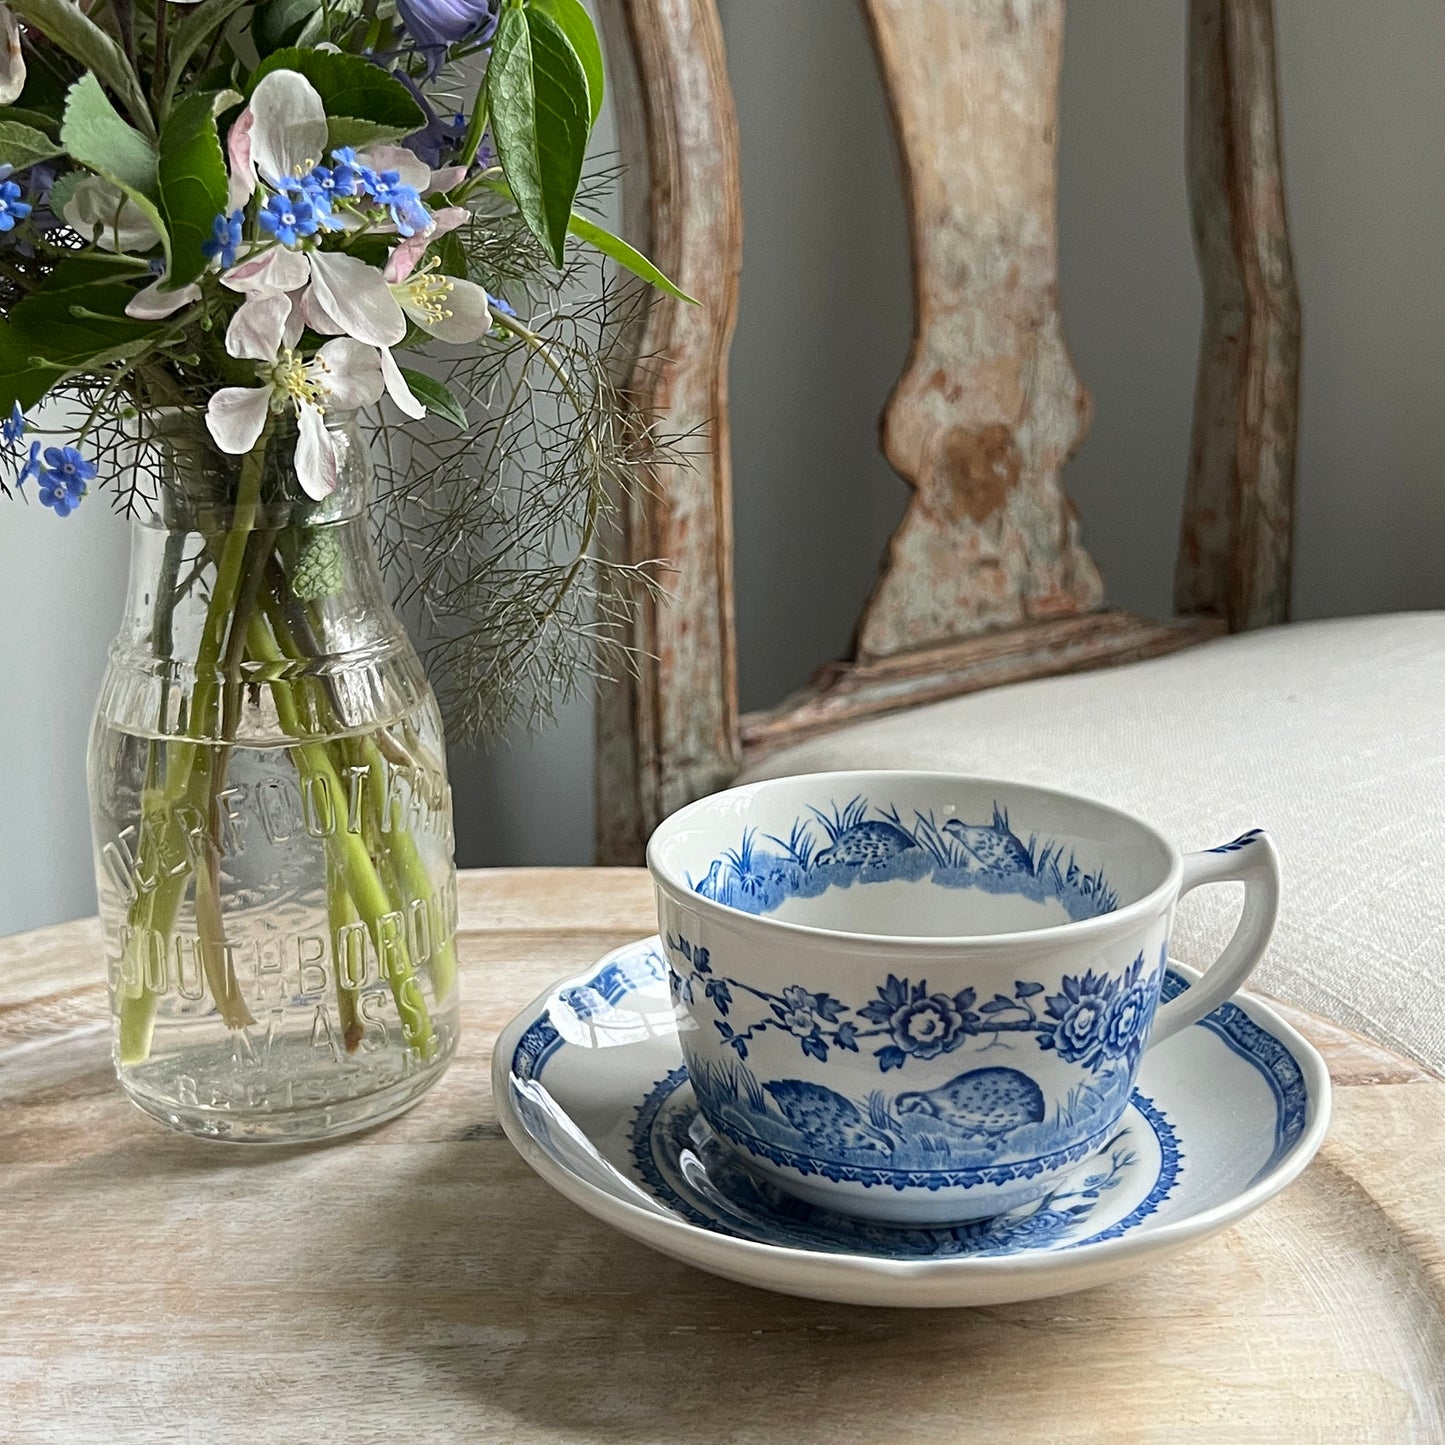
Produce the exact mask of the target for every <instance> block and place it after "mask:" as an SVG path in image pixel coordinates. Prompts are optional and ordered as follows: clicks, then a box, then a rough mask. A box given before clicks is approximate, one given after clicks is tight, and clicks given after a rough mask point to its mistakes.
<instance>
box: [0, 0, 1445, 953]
mask: <svg viewBox="0 0 1445 1445" xmlns="http://www.w3.org/2000/svg"><path fill="white" fill-rule="evenodd" d="M719 8H720V10H721V13H722V19H723V26H724V30H725V33H726V37H727V44H728V50H729V63H730V67H731V71H732V77H733V83H734V87H735V90H736V93H737V100H738V110H739V117H740V124H741V129H742V143H743V168H744V178H743V184H744V213H745V216H746V220H747V241H746V250H745V267H744V279H743V292H742V312H741V317H740V322H739V327H738V335H737V343H736V345H735V347H734V350H733V366H732V392H733V431H734V438H735V456H734V461H735V478H736V506H737V538H738V563H737V567H738V573H737V575H738V626H739V635H740V649H741V657H742V690H743V699H744V703H745V705H747V706H757V705H760V704H763V703H768V702H772V701H775V700H777V699H778V698H780V697H781V696H782V695H783V694H784V693H785V692H786V691H788V690H789V689H790V688H792V687H795V686H797V685H798V684H799V683H800V682H801V681H803V680H804V678H805V677H806V676H807V674H808V673H809V671H811V669H812V668H813V666H814V665H815V664H816V663H817V662H818V661H819V660H821V659H822V658H824V657H826V656H828V655H832V654H836V653H837V652H838V651H839V650H841V649H842V648H843V647H844V646H845V645H846V643H847V640H848V635H849V632H850V629H851V627H852V623H853V619H854V617H855V616H856V613H857V609H858V606H859V604H860V602H861V601H862V599H863V597H864V595H865V594H866V592H867V590H868V587H869V584H870V583H871V581H872V578H873V575H874V569H875V566H876V563H877V558H878V556H879V554H880V552H881V549H882V547H883V544H884V541H885V540H886V537H887V535H888V532H889V530H890V528H891V526H892V525H893V522H894V521H895V520H896V518H897V516H898V515H899V513H900V511H901V509H902V506H903V502H904V492H903V488H902V486H901V484H899V483H898V481H897V479H896V478H894V477H893V475H892V473H891V472H890V471H889V470H888V468H887V467H886V465H885V464H884V463H883V462H882V461H881V460H879V459H878V458H877V456H876V454H875V441H874V438H875V420H876V416H877V413H878V410H879V408H880V406H881V405H882V402H883V400H884V398H885V396H886V394H887V391H888V388H889V386H890V385H891V383H892V381H893V380H894V378H895V377H896V376H897V375H898V372H899V370H900V368H901V366H902V364H903V359H904V354H905V351H906V347H907V342H908V332H909V314H908V308H909V301H908V275H907V258H906V251H905V241H906V237H905V230H904V222H903V214H902V208H901V204H900V199H899V196H898V190H897V185H896V182H895V180H894V177H893V152H892V140H891V137H890V135H889V132H888V126H887V119H886V114H885V111H884V108H883V101H882V96H881V93H880V90H879V85H878V81H877V78H876V74H875V72H874V68H873V60H872V56H871V54H870V52H869V48H868V41H867V36H866V33H865V30H864V27H863V24H862V21H861V20H860V18H859V17H858V15H857V13H856V11H855V10H854V7H853V6H852V5H851V4H849V3H846V0H787V3H764V0H719ZM1276 10H1277V14H1278V21H1279V40H1280V50H1281V58H1282V68H1281V88H1282V99H1283V107H1284V131H1285V166H1286V174H1287V182H1288V199H1289V206H1290V220H1291V224H1292V229H1293V236H1294V245H1295V259H1296V264H1297V267H1298V272H1299V279H1300V287H1301V292H1302V296H1303V303H1304V314H1305V371H1304V416H1303V427H1304V430H1303V438H1302V447H1301V456H1300V473H1299V480H1300V510H1299V524H1298V548H1297V566H1296V604H1297V605H1296V612H1297V615H1299V616H1302V617H1318V616H1328V615H1332V614H1341V613H1350V612H1362V611H1380V610H1387V609H1392V608H1413V607H1439V606H1445V564H1442V563H1441V562H1440V560H1439V558H1440V556H1441V554H1442V551H1445V546H1442V544H1445V486H1442V485H1441V481H1442V472H1445V465H1442V464H1445V431H1442V428H1441V426H1440V424H1439V418H1440V416H1441V414H1442V410H1445V407H1442V403H1445V394H1442V392H1445V386H1442V382H1445V286H1442V285H1441V282H1440V278H1441V276H1442V275H1445V161H1442V155H1441V149H1440V146H1441V137H1442V136H1445V87H1442V85H1441V84H1440V77H1441V75H1442V74H1445V8H1442V7H1441V6H1440V5H1439V4H1438V3H1426V0H1395V3H1389V4H1383V5H1361V4H1359V3H1358V0H1276ZM1183 46H1184V6H1183V4H1182V3H1173V4H1167V3H1166V4H1161V3H1160V0H1076V3H1075V4H1074V5H1073V6H1072V7H1071V10H1070V17H1069V28H1068V34H1067V40H1066V47H1065V48H1066V58H1065V67H1064V93H1063V120H1062V158H1061V177H1060V199H1059V208H1060V235H1061V252H1062V257H1061V268H1062V282H1063V298H1064V300H1063V304H1064V315H1065V321H1066V324H1067V328H1068V333H1069V342H1070V347H1071V350H1072V352H1073V355H1074V359H1075V362H1076V364H1077V366H1078V368H1079V371H1080V372H1081V374H1082V375H1083V377H1084V379H1085V380H1086V381H1087V382H1088V384H1089V385H1090V387H1091V388H1092V389H1093V392H1094V399H1095V403H1096V420H1095V423H1094V429H1093V433H1092V435H1091V436H1090V438H1089V440H1088V441H1087V442H1086V444H1085V446H1084V448H1083V450H1082V452H1081V453H1080V455H1079V456H1078V457H1077V458H1076V459H1075V461H1074V462H1073V463H1072V464H1071V466H1070V468H1069V472H1068V475H1067V478H1066V480H1067V483H1068V486H1069V489H1070V490H1071V492H1072V493H1073V495H1074V497H1075V499H1076V501H1077V502H1078V503H1079V505H1080V507H1081V509H1082V511H1083V515H1084V524H1085V539H1086V542H1087V543H1088V545H1089V546H1090V547H1091V549H1092V550H1093V552H1094V555H1095V556H1096V557H1097V558H1098V560H1099V562H1100V564H1101V566H1102V567H1103V570H1104V573H1105V576H1106V578H1107V579H1108V583H1109V587H1110V592H1111V597H1112V600H1113V601H1115V602H1118V603H1121V604H1124V605H1128V606H1133V607H1138V608H1141V609H1144V610H1149V611H1155V612H1158V611H1164V610H1167V608H1168V605H1169V592H1170V577H1171V569H1172V567H1173V552H1174V540H1175V533H1176V530H1177V526H1178V517H1179V506H1180V499H1181V496H1182V490H1183V477H1184V467H1185V459H1186V448H1187V438H1188V426H1189V411H1190V405H1191V400H1192V388H1193V375H1194V353H1195V346H1196V343H1197V337H1198V329H1199V289H1198V283H1197V280H1196V276H1195V271H1194V262H1193V257H1192V254H1191V251H1190V241H1189V228H1188V214H1187V208H1186V202H1185V194H1184V180H1183V163H1182V157H1183V147H1184V122H1183V106H1184V69H1183V64H1184V62H1183ZM605 143H606V142H604V144H605ZM123 546H124V543H123V528H122V527H120V526H119V525H118V524H114V523H111V522H110V521H109V520H108V519H107V518H105V517H104V516H103V514H102V511H101V509H100V508H99V507H96V506H94V505H93V504H92V505H91V506H90V507H88V508H83V509H82V510H81V512H80V513H79V514H77V516H75V517H72V518H71V519H69V520H68V521H67V522H65V523H56V521H55V519H54V518H53V517H51V516H50V514H48V513H42V512H41V510H40V509H39V508H36V507H31V508H29V509H18V510H11V511H8V512H5V513H4V514H3V519H0V578H3V582H4V600H5V606H6V609H7V616H6V619H5V621H4V624H3V626H0V737H3V738H4V739H5V740H6V747H5V748H4V750H3V752H0V798H3V799H4V801H5V808H4V812H3V813H0V933H3V932H6V931H10V930H14V929H19V928H25V927H30V926H33V925H35V924H38V923H41V922H45V921H48V920H51V919H60V918H65V917H71V916H74V915H76V914H79V913H82V912H85V911H86V910H88V909H89V908H90V907H91V906H92V902H93V897H92V893H91V887H90V882H89V877H88V871H89V861H88V855H87V852H86V848H85V842H84V839H85V815H84V778H83V773H82V759H83V756H84V732H85V722H86V719H87V716H88V712H89V707H90V700H91V698H92V697H93V695H94V691H95V687H96V683H97V680H98V677H99V669H100V665H101V657H102V652H103V645H104V643H103V639H104V637H105V635H106V634H107V632H108V630H109V627H110V625H111V621H112V619H113V618H114V616H115V614H116V610H117V608H118V605H119V572H120V568H121V566H122V565H123V563H122V553H123ZM590 751H591V719H590V710H589V709H588V708H587V707H586V706H581V705H579V706H576V707H572V708H569V709H567V710H566V712H565V713H564V715H563V717H562V719H561V722H560V724H559V726H558V727H557V728H555V729H553V730H551V731H550V732H548V733H546V734H544V735H542V736H540V737H538V738H535V739H532V740H529V741H525V742H522V743H519V744H518V745H516V746H515V747H513V748H512V749H509V750H505V751H502V752H499V753H496V754H494V755H492V756H491V757H487V758H475V757H460V756H459V757H456V758H454V761H453V775H454V782H455V786H456V794H457V810H458V836H459V847H460V852H461V858H462V861H463V862H464V863H469V864H477V863H502V862H510V863H541V862H557V863H565V862H572V863H581V862H586V861H588V860H589V858H590V854H591V840H592V828H591V782H590V779H591V761H590Z"/></svg>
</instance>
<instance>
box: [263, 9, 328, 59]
mask: <svg viewBox="0 0 1445 1445" xmlns="http://www.w3.org/2000/svg"><path fill="white" fill-rule="evenodd" d="M321 16H322V6H321V0H265V3H264V4H262V5H258V6H257V7H256V14H255V16H254V17H253V19H252V21H251V34H252V36H253V37H254V39H255V41H256V49H257V50H259V51H260V52H261V54H262V55H269V54H270V53H271V52H272V51H273V50H280V49H281V48H282V47H283V46H287V45H295V44H297V42H298V41H299V40H300V39H301V37H302V34H303V32H304V31H305V29H306V27H307V26H308V25H310V24H312V23H313V22H314V21H316V20H319V19H320V18H321Z"/></svg>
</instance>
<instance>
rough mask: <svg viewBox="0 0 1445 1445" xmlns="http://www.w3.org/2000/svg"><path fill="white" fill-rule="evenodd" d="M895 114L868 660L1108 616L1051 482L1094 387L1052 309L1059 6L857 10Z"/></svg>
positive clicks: (900, 4)
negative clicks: (896, 265)
mask: <svg viewBox="0 0 1445 1445" xmlns="http://www.w3.org/2000/svg"><path fill="white" fill-rule="evenodd" d="M863 11H864V14H865V15H866V16H867V17H868V21H869V24H870V26H871V27H872V32H873V41H874V46H875V48H876V50H877V52H878V61H879V65H880V67H881V69H882V72H883V85H884V90H885V91H886V93H887V95H888V100H889V104H890V106H891V107H892V112H893V123H894V130H895V132H896V134H897V137H898V151H899V157H900V160H901V163H902V170H903V178H904V199H905V204H906V208H907V212H908V224H909V238H910V241H911V248H912V254H913V307H914V332H913V346H912V350H911V352H910V354H909V358H908V364H907V366H906V368H905V370H904V373H903V377H902V379H901V380H900V381H899V383H898V386H897V388H896V389H895V391H894V393H893V396H892V397H891V398H890V400H889V402H888V407H887V410H886V411H885V412H884V415H883V450H884V452H885V454H886V455H887V457H888V460H889V461H890V462H891V463H892V464H893V466H894V468H895V469H896V470H897V471H898V473H899V475H900V476H901V477H902V478H903V479H904V481H906V482H907V483H908V485H909V487H910V488H912V492H913V495H912V497H911V498H910V499H909V503H908V510H907V511H906V512H905V513H904V517H903V521H902V523H901V524H900V526H899V528H898V530H897V532H895V533H894V535H893V540H892V541H891V542H890V544H889V548H888V556H887V558H886V560H885V562H884V565H883V573H882V576H881V577H880V578H879V579H878V584H877V586H876V587H875V588H874V590H873V595H872V596H871V597H870V598H869V599H868V603H867V606H866V607H865V609H864V612H863V617H862V620H861V621H860V623H859V626H858V640H857V653H858V657H859V658H860V659H862V660H865V661H866V660H868V659H870V658H875V657H887V656H891V655H892V654H894V653H898V652H906V651H908V650H909V649H911V648H915V647H920V646H925V645H928V644H933V643H938V642H941V641H945V640H947V639H950V638H957V637H962V636H967V635H969V634H972V633H978V632H985V631H989V630H991V629H997V628H1006V627H1013V626H1017V625H1019V624H1021V623H1026V622H1033V621H1038V620H1040V619H1043V618H1049V617H1061V616H1072V615H1074V614H1076V613H1080V612H1088V611H1093V610H1095V609H1097V608H1099V607H1102V606H1103V602H1104V582H1103V579H1102V578H1101V577H1100V576H1099V571H1098V568H1097V567H1095V566H1094V563H1093V560H1092V558H1090V557H1089V555H1088V553H1087V552H1085V551H1084V548H1083V546H1082V544H1081V542H1080V540H1079V524H1078V516H1077V513H1076V512H1075V511H1074V508H1073V506H1072V504H1071V503H1070V502H1069V501H1068V499H1067V498H1066V497H1065V496H1064V492H1063V487H1062V484H1061V482H1060V476H1059V474H1060V471H1061V469H1062V467H1063V465H1064V462H1065V461H1066V460H1067V459H1068V457H1069V456H1070V454H1071V453H1072V452H1073V450H1074V448H1075V447H1076V446H1077V445H1078V444H1079V442H1080V441H1081V440H1082V439H1083V436H1084V432H1085V430H1086V429H1087V427H1088V420H1089V394H1088V392H1087V391H1086V390H1085V389H1084V385H1083V383H1082V382H1081V381H1080V380H1079V378H1078V376H1077V374H1076V373H1075V371H1074V367H1073V363H1072V362H1071V361H1070V359H1069V355H1068V351H1067V349H1066V347H1065V345H1064V335H1063V325H1062V321H1061V319H1060V315H1059V287H1058V228H1057V224H1056V218H1055V212H1056V207H1055V189H1056V178H1057V174H1058V136H1059V67H1060V63H1061V60H1062V55H1063V35H1064V0H1009V3H1007V4H1000V3H999V0H863Z"/></svg>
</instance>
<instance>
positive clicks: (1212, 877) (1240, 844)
mask: <svg viewBox="0 0 1445 1445" xmlns="http://www.w3.org/2000/svg"><path fill="white" fill-rule="evenodd" d="M1204 883H1243V884H1244V910H1243V912H1242V913H1241V914H1240V918H1239V926H1238V927H1237V928H1236V929H1235V930H1234V937H1233V938H1231V939H1230V940H1229V942H1228V943H1227V944H1226V945H1225V948H1224V952H1223V953H1221V954H1220V955H1219V957H1218V958H1217V959H1215V961H1214V962H1213V963H1212V964H1211V965H1210V967H1209V968H1208V969H1207V970H1206V972H1205V973H1204V976H1203V977H1202V978H1200V979H1199V980H1198V982H1196V983H1191V984H1190V985H1189V987H1188V988H1187V989H1185V990H1184V992H1183V993H1182V994H1180V995H1179V997H1178V998H1173V999H1170V1001H1169V1002H1168V1003H1166V1004H1164V1005H1163V1006H1162V1007H1161V1008H1160V1009H1159V1011H1158V1012H1157V1013H1156V1014H1155V1015H1154V1027H1153V1028H1152V1029H1151V1030H1150V1034H1149V1047H1150V1048H1153V1047H1154V1045H1155V1044H1157V1043H1159V1042H1160V1041H1161V1040H1163V1039H1167V1038H1168V1037H1169V1036H1170V1034H1177V1033H1178V1032H1179V1030H1180V1029H1183V1028H1188V1027H1189V1025H1190V1024H1192V1023H1198V1022H1199V1020H1200V1019H1202V1018H1203V1017H1204V1016H1205V1015H1206V1014H1209V1013H1212V1012H1213V1011H1214V1010H1215V1009H1216V1008H1218V1007H1219V1005H1220V1004H1222V1003H1223V1002H1224V1000H1225V999H1227V998H1228V997H1229V996H1230V995H1231V994H1232V993H1234V991H1235V990H1236V989H1237V988H1239V986H1240V985H1241V984H1242V983H1243V982H1244V981H1245V979H1247V978H1248V977H1249V975H1250V974H1251V973H1252V972H1253V971H1254V966H1255V964H1257V963H1258V962H1259V960H1260V959H1261V958H1262V957H1263V956H1264V950H1265V947H1266V945H1267V944H1268V943H1269V937H1270V934H1272V933H1273V932H1274V921H1275V918H1276V917H1277V916H1278V914H1279V857H1278V855H1277V854H1276V853H1275V851H1274V844H1273V843H1271V842H1270V841H1269V838H1268V836H1267V835H1266V834H1265V833H1264V832H1263V830H1262V829H1259V828H1255V829H1253V830H1252V831H1251V832H1248V833H1245V834H1243V835H1242V836H1241V837H1238V838H1236V839H1235V840H1234V842H1232V843H1225V844H1223V845H1222V846H1220V847H1218V848H1210V849H1209V850H1208V851H1207V852H1204V853H1186V854H1185V855H1184V879H1183V882H1181V883H1180V885H1179V896H1180V897H1181V898H1183V897H1184V895H1185V894H1186V893H1189V892H1191V891H1192V890H1193V889H1195V888H1198V887H1200V885H1201V884H1204Z"/></svg>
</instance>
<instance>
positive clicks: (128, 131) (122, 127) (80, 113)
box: [60, 75, 171, 270]
mask: <svg viewBox="0 0 1445 1445" xmlns="http://www.w3.org/2000/svg"><path fill="white" fill-rule="evenodd" d="M60 143H61V144H62V145H63V146H64V147H65V149H66V150H67V151H68V152H69V153H70V156H71V158H72V159H73V160H75V161H77V162H78V163H79V164H80V165H83V166H85V167H86V168H87V169H88V170H92V171H94V172H95V173H96V174H97V175H100V176H104V177H105V178H106V180H108V181H110V182H111V184H112V185H117V186H119V187H120V188H121V190H123V191H124V192H125V193H126V195H127V196H128V197H129V198H130V199H131V200H132V201H133V202H134V203H135V205H136V207H137V209H138V210H140V211H141V213H142V214H143V215H144V216H145V218H146V219H147V220H148V221H149V222H150V223H151V225H152V226H154V227H155V229H156V233H157V234H158V235H159V236H160V238H161V245H162V246H163V247H164V248H165V253H166V268H167V270H169V268H170V264H171V239H170V232H169V231H168V230H167V229H166V223H165V219H164V218H163V217H162V215H161V212H160V207H159V206H157V204H156V200H155V197H156V194H157V192H156V163H157V158H156V153H155V150H154V148H153V147H152V146H151V144H150V142H149V141H147V140H146V138H145V137H144V136H143V135H141V134H140V132H139V131H136V130H133V129H132V128H131V127H130V126H128V125H127V124H126V123H125V122H124V121H123V120H122V119H121V118H120V116H119V115H118V114H117V113H116V110H115V107H114V106H113V105H111V103H110V100H109V99H108V98H107V96H106V93H105V92H104V91H103V90H102V89H101V88H100V83H99V82H98V81H97V80H96V78H95V77H94V76H93V75H82V76H81V77H80V79H79V80H77V81H76V82H75V84H74V85H72V86H71V87H70V94H69V95H67V96H66V98H65V118H64V119H63V120H62V121H61V123H60Z"/></svg>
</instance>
